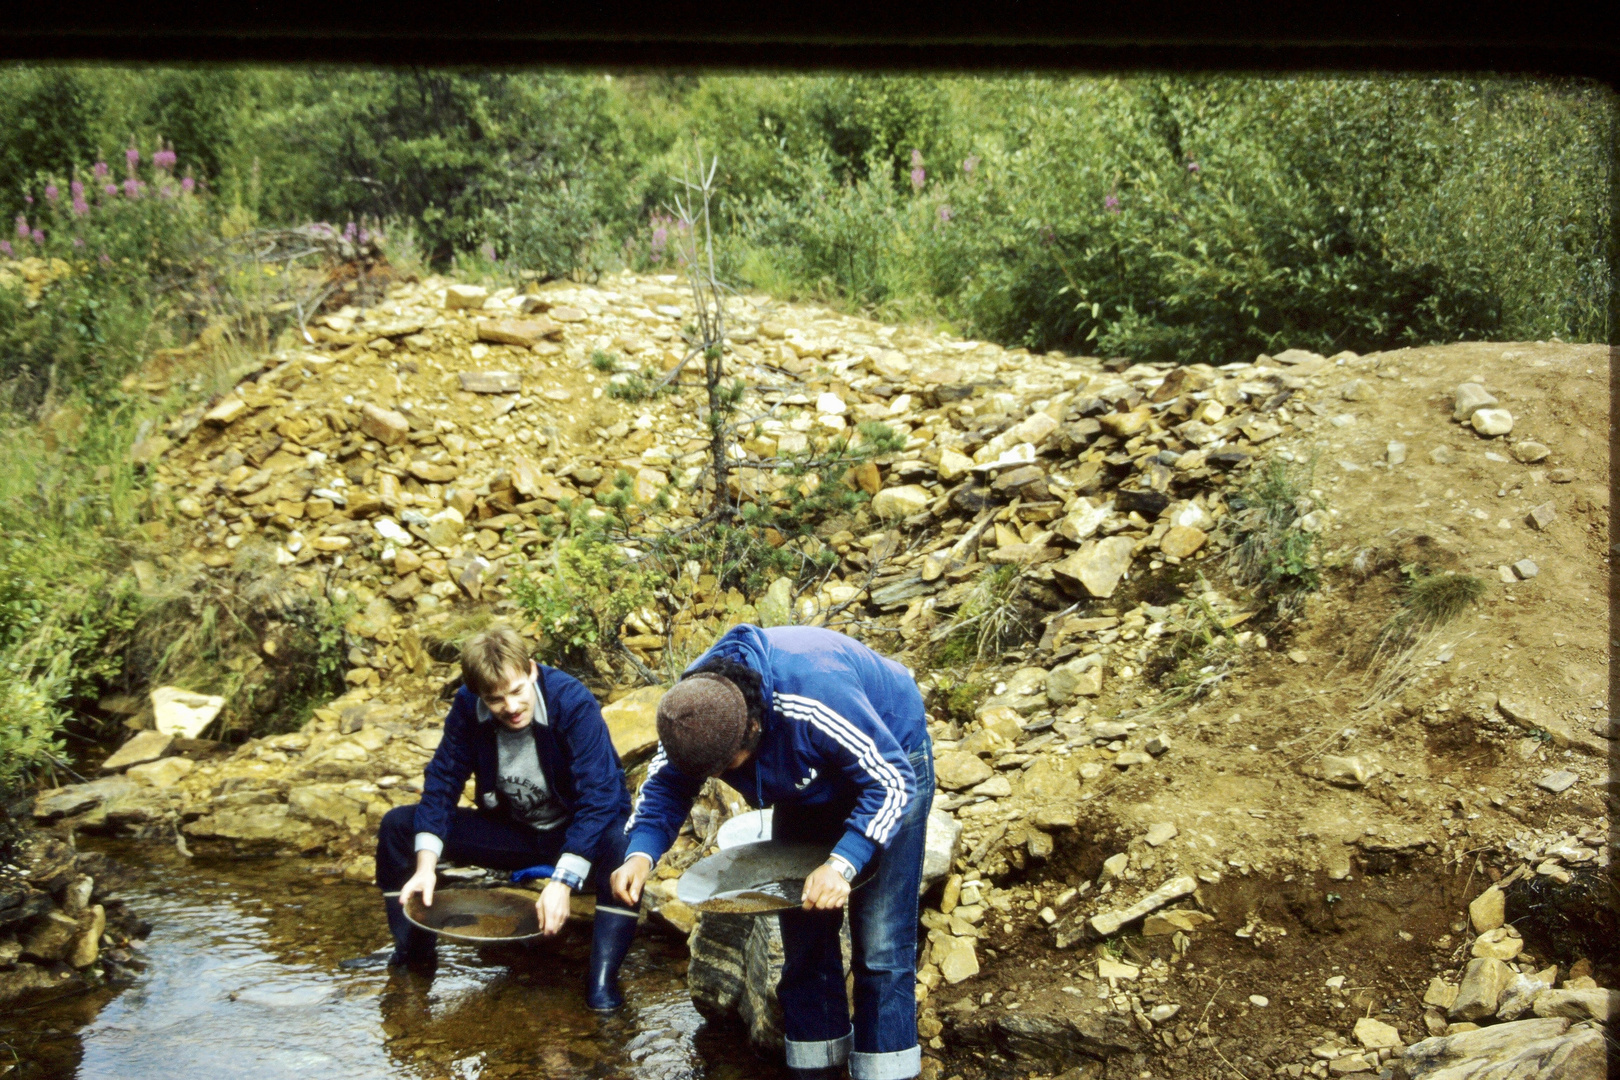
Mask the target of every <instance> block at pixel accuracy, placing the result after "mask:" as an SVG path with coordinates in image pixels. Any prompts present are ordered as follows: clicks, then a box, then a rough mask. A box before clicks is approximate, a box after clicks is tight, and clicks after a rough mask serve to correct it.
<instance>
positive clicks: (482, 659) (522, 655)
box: [461, 623, 530, 697]
mask: <svg viewBox="0 0 1620 1080" xmlns="http://www.w3.org/2000/svg"><path fill="white" fill-rule="evenodd" d="M529 663H530V660H529V647H528V646H527V645H525V644H524V642H523V639H522V638H521V637H519V636H518V632H517V631H516V630H514V629H512V628H511V627H510V626H508V625H506V624H505V623H495V624H494V625H492V626H490V627H488V628H487V629H485V630H481V631H479V632H478V633H476V634H474V635H473V636H472V637H470V638H468V639H467V642H466V644H465V645H463V646H462V647H461V678H462V681H463V682H465V683H466V684H467V685H468V686H469V687H471V688H472V692H473V693H475V694H477V695H478V696H479V697H483V696H484V695H486V694H489V693H492V692H493V691H495V690H496V689H497V688H499V687H500V686H502V685H504V684H505V683H506V682H507V680H509V679H510V678H511V677H512V676H513V674H514V673H517V674H521V675H527V674H528V673H529Z"/></svg>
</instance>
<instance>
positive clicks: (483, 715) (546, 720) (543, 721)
mask: <svg viewBox="0 0 1620 1080" xmlns="http://www.w3.org/2000/svg"><path fill="white" fill-rule="evenodd" d="M529 666H530V671H531V672H533V674H532V675H531V676H530V678H529V689H530V690H531V691H533V693H534V719H533V721H532V722H533V723H536V724H539V725H540V726H541V727H549V726H550V725H551V718H550V717H549V716H548V715H547V714H546V695H544V694H542V693H541V692H540V665H539V664H536V663H534V662H533V661H530V665H529ZM473 707H474V709H476V710H477V716H478V722H479V723H480V724H486V723H488V722H489V721H491V720H493V719H494V718H495V714H494V713H492V712H490V711H489V706H487V705H485V704H484V699H483V698H481V697H479V696H478V695H477V694H474V695H473Z"/></svg>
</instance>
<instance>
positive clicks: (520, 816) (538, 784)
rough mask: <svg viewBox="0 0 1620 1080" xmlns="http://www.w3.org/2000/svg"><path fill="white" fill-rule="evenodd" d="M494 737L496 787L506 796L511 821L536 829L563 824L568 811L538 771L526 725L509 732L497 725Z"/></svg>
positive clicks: (508, 729) (538, 758)
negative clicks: (497, 760) (497, 770)
mask: <svg viewBox="0 0 1620 1080" xmlns="http://www.w3.org/2000/svg"><path fill="white" fill-rule="evenodd" d="M496 736H497V738H498V740H499V742H498V746H499V748H500V774H499V778H498V779H497V780H496V787H498V788H499V789H500V792H501V795H502V796H504V797H505V799H506V805H507V808H508V810H509V811H510V812H511V815H512V820H514V821H517V822H521V823H522V824H524V825H527V826H529V827H530V828H532V829H539V830H545V829H554V828H556V827H557V826H559V825H561V824H563V822H564V821H565V820H566V819H567V817H568V811H567V810H566V809H564V808H563V804H562V802H561V801H560V800H559V799H558V798H557V795H556V793H555V792H553V791H552V790H551V787H550V785H548V784H547V783H546V774H545V773H543V772H541V771H540V755H539V753H538V752H537V751H536V750H535V746H534V732H532V731H530V730H529V729H528V728H524V729H523V730H522V731H513V730H511V729H510V728H505V727H500V728H497V729H496Z"/></svg>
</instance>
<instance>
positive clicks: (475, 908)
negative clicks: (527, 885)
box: [405, 889, 540, 945]
mask: <svg viewBox="0 0 1620 1080" xmlns="http://www.w3.org/2000/svg"><path fill="white" fill-rule="evenodd" d="M538 899H539V896H538V895H537V894H535V893H532V892H528V891H526V890H523V889H446V890H444V891H442V892H436V893H434V894H433V906H432V907H424V906H422V898H421V897H420V896H417V895H414V894H413V895H412V896H411V899H410V902H409V903H407V904H406V905H405V917H406V918H407V919H409V920H410V922H411V925H412V926H415V927H419V928H420V929H423V930H430V931H432V932H433V933H435V934H438V935H439V936H440V937H443V938H448V939H449V940H451V941H462V942H466V943H468V944H472V945H488V944H491V943H494V942H501V941H527V940H529V939H530V938H537V937H539V936H540V918H539V916H538V915H537V914H536V913H535V910H534V904H535V901H536V900H538Z"/></svg>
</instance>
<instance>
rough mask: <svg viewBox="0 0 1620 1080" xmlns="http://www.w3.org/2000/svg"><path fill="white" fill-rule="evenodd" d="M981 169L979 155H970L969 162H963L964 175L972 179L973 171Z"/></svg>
mask: <svg viewBox="0 0 1620 1080" xmlns="http://www.w3.org/2000/svg"><path fill="white" fill-rule="evenodd" d="M978 167H979V155H978V154H969V155H968V157H967V160H966V161H964V162H962V175H963V176H968V177H971V176H972V175H973V170H974V169H977V168H978Z"/></svg>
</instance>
